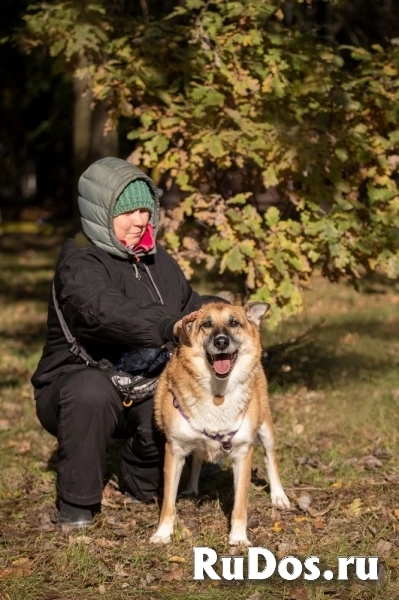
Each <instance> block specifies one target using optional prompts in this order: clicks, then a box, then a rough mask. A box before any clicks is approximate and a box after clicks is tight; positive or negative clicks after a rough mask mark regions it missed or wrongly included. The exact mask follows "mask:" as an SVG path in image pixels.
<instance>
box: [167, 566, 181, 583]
mask: <svg viewBox="0 0 399 600" xmlns="http://www.w3.org/2000/svg"><path fill="white" fill-rule="evenodd" d="M183 575H184V571H183V568H182V567H179V566H177V567H176V568H174V569H172V570H171V571H169V573H166V575H165V576H164V578H163V581H181V580H182V579H183Z"/></svg>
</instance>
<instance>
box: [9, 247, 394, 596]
mask: <svg viewBox="0 0 399 600" xmlns="http://www.w3.org/2000/svg"><path fill="white" fill-rule="evenodd" d="M0 243H1V249H2V270H1V272H0V337H1V348H2V351H1V354H0V444H1V448H2V451H1V453H0V524H1V535H0V600H22V599H24V600H56V599H60V600H75V599H77V600H79V599H80V598H84V599H88V600H90V599H94V598H98V597H99V596H103V597H104V598H107V600H108V599H110V600H119V599H122V598H143V599H148V600H153V599H156V600H158V599H162V600H164V599H165V600H169V599H170V600H172V599H175V598H179V599H185V598H187V599H188V598H190V600H197V599H198V600H200V599H201V600H216V599H218V600H219V599H220V598H221V599H229V600H236V599H237V600H238V599H240V600H242V599H243V598H245V599H250V600H261V599H262V600H263V599H266V600H268V599H269V598H270V599H277V600H304V599H309V600H321V599H326V598H339V599H342V600H349V599H354V600H355V599H360V600H372V599H374V598H382V599H388V598H389V599H390V600H391V599H399V581H398V567H399V560H398V547H399V501H398V492H397V490H398V483H399V462H398V455H399V453H398V417H397V415H398V405H399V370H398V366H399V338H398V332H399V313H398V305H399V290H398V286H397V285H393V284H391V286H388V285H387V284H386V283H385V282H384V281H380V280H378V279H373V280H371V281H365V282H362V292H361V293H358V292H355V291H354V290H353V289H351V288H350V287H348V286H346V285H344V284H334V285H332V284H329V283H327V282H325V281H324V280H322V279H321V278H319V277H315V278H314V279H313V280H312V284H311V286H310V287H309V288H308V289H306V290H305V300H306V308H305V310H304V312H303V314H302V315H300V317H298V318H296V319H294V320H292V321H291V322H288V323H285V324H284V325H283V326H281V327H280V329H279V330H278V331H276V332H273V333H268V332H267V331H266V330H265V331H264V342H265V347H270V346H272V347H274V351H272V352H270V353H269V354H268V356H267V359H266V369H267V372H268V375H269V382H270V392H271V406H272V412H273V415H274V420H275V426H276V434H277V442H278V456H279V464H280V470H281V475H282V479H283V481H284V483H285V486H286V489H287V492H288V494H289V496H290V498H291V501H292V510H290V511H284V512H279V511H277V510H274V509H273V508H272V507H271V505H270V501H269V497H268V494H267V489H268V488H267V482H266V478H265V477H266V475H265V468H264V464H263V456H262V453H261V450H260V448H259V447H257V448H256V450H255V458H254V467H253V477H252V486H251V491H250V512H249V524H250V536H251V539H252V543H253V545H255V546H261V547H264V548H268V549H269V550H271V551H272V552H273V553H274V554H275V556H277V557H278V558H282V557H284V556H287V555H290V554H291V555H294V556H297V557H299V558H301V559H305V558H306V557H308V556H311V555H317V556H320V558H321V563H322V565H323V568H330V569H332V570H333V571H334V572H335V573H336V569H337V557H338V556H340V555H348V556H350V555H364V556H379V557H380V564H381V570H380V580H379V582H378V583H372V584H371V583H362V582H361V581H359V580H357V579H356V578H355V577H354V576H352V577H351V578H350V579H349V581H348V582H336V581H334V580H333V581H329V582H326V581H324V580H323V581H320V582H312V583H305V582H304V580H303V579H302V578H299V579H297V580H295V581H293V582H284V581H283V580H282V579H281V578H278V577H275V576H274V577H273V578H271V579H270V580H268V581H267V582H264V583H262V582H249V581H244V582H234V581H233V582H227V581H226V582H212V581H204V582H195V581H193V579H192V576H193V552H192V548H193V546H208V547H213V548H215V549H216V550H217V552H218V554H219V555H229V552H231V550H229V547H228V544H227V532H228V525H229V515H230V512H231V507H232V501H233V497H232V475H231V469H230V465H229V461H228V460H226V461H225V462H224V463H223V465H222V467H221V470H220V471H216V472H214V473H213V474H208V476H206V475H205V476H204V477H203V478H202V479H201V486H200V487H201V493H200V497H199V498H198V499H192V498H185V499H181V500H179V502H178V515H179V520H178V525H177V528H176V539H175V541H174V542H173V544H171V545H168V546H166V547H162V548H158V547H152V546H150V545H149V544H148V539H149V537H150V535H151V533H152V532H153V531H154V528H155V525H156V523H157V519H158V514H159V509H158V507H157V506H155V505H154V506H137V505H133V504H131V503H129V501H128V500H127V499H125V498H124V497H123V496H122V495H121V494H120V492H119V489H118V486H117V483H116V476H115V473H116V470H117V465H116V462H115V457H116V456H117V453H118V444H117V443H115V444H114V446H113V448H112V452H110V460H109V469H108V470H109V477H110V479H109V482H108V484H107V486H106V488H105V491H104V505H103V510H102V513H101V515H100V517H99V519H98V520H97V521H96V525H95V527H94V528H93V529H91V530H90V531H83V532H78V533H71V532H68V531H62V530H60V529H59V528H58V526H57V525H56V512H55V508H54V500H55V492H54V481H55V472H54V466H55V452H56V441H55V440H54V438H52V437H51V436H50V435H49V434H47V433H46V432H45V431H44V430H43V429H42V428H41V427H40V425H39V423H38V421H37V419H36V416H35V410H34V402H33V397H32V390H31V386H30V383H29V378H30V375H31V374H32V372H33V370H34V368H35V366H36V364H37V361H38V360H39V357H40V353H41V349H42V344H43V339H44V335H45V323H46V305H47V299H48V294H49V286H50V281H51V277H52V274H53V268H54V264H55V260H56V256H57V248H58V244H59V239H57V238H54V239H48V240H46V239H43V240H38V239H37V238H33V237H32V238H28V237H27V238H26V239H25V238H24V240H22V242H21V240H19V244H20V245H19V248H16V245H15V242H14V240H12V239H10V238H7V237H3V238H2V239H1V240H0ZM21 248H22V250H21ZM27 248H28V249H27ZM198 287H199V288H201V285H200V284H198ZM205 287H206V286H205ZM202 288H204V284H202ZM306 332H309V333H307V334H306ZM303 334H306V335H304V337H301V336H302V335H303ZM292 339H296V340H297V342H296V343H293V344H288V345H285V346H278V344H279V343H281V342H287V341H289V340H292ZM306 495H307V496H308V498H307V497H306ZM304 501H305V502H309V501H310V506H309V508H308V510H301V509H300V508H299V506H298V503H299V504H300V505H302V506H303V502H304ZM240 552H242V553H243V554H244V555H245V554H246V550H242V551H241V550H240Z"/></svg>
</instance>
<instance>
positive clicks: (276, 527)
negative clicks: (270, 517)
mask: <svg viewBox="0 0 399 600" xmlns="http://www.w3.org/2000/svg"><path fill="white" fill-rule="evenodd" d="M282 530H283V526H282V524H281V522H280V521H275V522H274V523H273V527H272V531H273V532H274V533H280V531H282Z"/></svg>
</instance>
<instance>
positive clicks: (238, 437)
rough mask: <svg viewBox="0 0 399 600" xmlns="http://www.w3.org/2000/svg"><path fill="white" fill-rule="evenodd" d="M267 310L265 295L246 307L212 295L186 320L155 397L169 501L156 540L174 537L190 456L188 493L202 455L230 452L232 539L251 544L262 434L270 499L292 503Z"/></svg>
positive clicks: (194, 490) (214, 457)
mask: <svg viewBox="0 0 399 600" xmlns="http://www.w3.org/2000/svg"><path fill="white" fill-rule="evenodd" d="M268 309H269V305H268V304H266V303H261V302H254V303H250V304H247V305H246V306H245V307H242V306H233V305H230V304H225V303H222V302H214V303H211V304H207V305H205V306H203V307H202V308H201V309H200V311H199V312H198V314H197V316H196V318H195V320H194V321H192V322H189V323H187V324H186V325H185V327H184V332H183V336H182V337H181V338H180V339H179V345H178V347H177V349H176V352H175V354H174V355H173V356H172V357H171V359H170V361H169V363H168V365H167V367H166V369H165V370H164V372H163V373H162V375H161V377H160V380H159V383H158V387H157V391H156V394H155V398H154V411H155V420H156V423H157V425H158V427H159V428H160V429H161V430H162V431H163V432H164V433H165V436H166V445H165V463H164V476H165V477H164V496H163V504H162V510H161V515H160V521H159V526H158V529H157V531H156V532H155V533H154V535H153V536H152V537H151V539H150V541H151V542H152V543H155V544H157V543H158V544H159V543H164V544H167V543H169V542H170V541H171V538H172V535H173V526H174V520H175V504H176V496H177V489H178V485H179V480H180V476H181V472H182V469H183V465H184V462H185V458H186V457H187V456H188V455H189V454H192V465H191V473H190V478H189V483H188V487H187V489H186V490H185V491H184V493H185V494H196V495H197V494H198V479H199V475H200V470H201V465H202V462H203V461H208V462H213V463H214V462H217V461H219V460H220V459H221V458H222V457H225V456H226V455H227V454H229V455H230V456H231V458H232V462H233V473H234V492H235V498H234V508H233V513H232V517H231V530H230V534H229V544H230V545H233V546H234V545H238V544H244V545H247V546H249V545H251V544H250V542H249V540H248V538H247V504H248V494H249V487H250V482H251V465H252V455H253V449H254V442H255V438H256V436H257V435H259V438H260V440H261V442H262V445H263V447H264V450H265V464H266V469H267V474H268V478H269V483H270V496H271V502H272V504H273V505H274V506H276V507H277V508H280V509H284V508H289V505H290V503H289V500H288V498H287V496H286V494H285V492H284V489H283V487H282V485H281V481H280V476H279V472H278V468H277V462H276V456H275V451H274V433H273V422H272V417H271V413H270V407H269V402H268V396H267V381H266V376H265V374H264V371H263V368H262V364H261V352H262V347H261V340H260V332H259V326H260V321H261V318H262V316H263V315H264V314H265V313H266V311H267V310H268Z"/></svg>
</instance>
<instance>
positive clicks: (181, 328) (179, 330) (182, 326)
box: [173, 310, 199, 341]
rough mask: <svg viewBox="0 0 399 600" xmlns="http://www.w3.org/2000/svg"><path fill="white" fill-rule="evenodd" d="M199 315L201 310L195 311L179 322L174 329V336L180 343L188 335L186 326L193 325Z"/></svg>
mask: <svg viewBox="0 0 399 600" xmlns="http://www.w3.org/2000/svg"><path fill="white" fill-rule="evenodd" d="M198 315H199V310H195V311H194V312H192V313H190V314H189V315H186V316H185V317H183V318H182V319H180V321H177V322H176V323H175V324H174V327H173V335H174V336H175V338H176V339H177V340H179V341H180V338H181V337H182V336H184V334H186V325H187V324H188V323H192V322H193V321H195V319H196V318H197V317H198Z"/></svg>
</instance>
